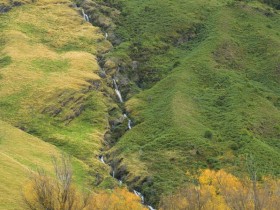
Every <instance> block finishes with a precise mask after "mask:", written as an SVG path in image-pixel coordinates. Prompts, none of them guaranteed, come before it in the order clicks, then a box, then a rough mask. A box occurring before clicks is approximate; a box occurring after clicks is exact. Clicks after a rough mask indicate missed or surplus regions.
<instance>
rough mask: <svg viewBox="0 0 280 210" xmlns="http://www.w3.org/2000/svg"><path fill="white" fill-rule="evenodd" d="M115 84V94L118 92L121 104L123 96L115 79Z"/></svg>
mask: <svg viewBox="0 0 280 210" xmlns="http://www.w3.org/2000/svg"><path fill="white" fill-rule="evenodd" d="M113 84H114V88H115V92H116V94H117V96H118V98H119V101H120V102H121V103H123V99H122V94H121V92H120V91H119V87H118V85H117V82H116V80H115V79H113Z"/></svg>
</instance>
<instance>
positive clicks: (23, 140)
mask: <svg viewBox="0 0 280 210" xmlns="http://www.w3.org/2000/svg"><path fill="white" fill-rule="evenodd" d="M58 154H59V152H58V150H57V149H56V148H55V147H54V146H52V145H50V144H47V143H45V142H43V141H41V140H40V139H37V138H35V137H33V136H31V135H28V134H26V133H24V132H23V131H21V130H19V129H17V128H14V127H13V126H11V125H9V124H7V123H5V122H3V121H0V165H1V167H0V174H1V176H0V209H6V210H8V209H26V208H25V205H24V202H23V200H22V195H21V189H22V186H23V184H24V183H25V182H26V181H27V179H28V176H29V175H30V173H31V172H30V171H31V170H35V169H36V167H37V166H40V167H41V168H44V169H45V170H46V171H48V172H49V173H50V172H51V171H53V168H52V163H51V156H52V155H55V156H57V155H58Z"/></svg>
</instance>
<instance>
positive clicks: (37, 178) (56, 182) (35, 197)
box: [24, 156, 146, 210]
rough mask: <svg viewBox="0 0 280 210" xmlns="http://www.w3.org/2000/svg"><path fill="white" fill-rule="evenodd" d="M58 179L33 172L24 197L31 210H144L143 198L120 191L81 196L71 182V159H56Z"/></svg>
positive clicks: (119, 189) (40, 172) (124, 189)
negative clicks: (141, 199)
mask: <svg viewBox="0 0 280 210" xmlns="http://www.w3.org/2000/svg"><path fill="white" fill-rule="evenodd" d="M53 163H54V168H55V175H56V176H55V178H52V177H50V176H47V175H46V173H45V172H44V171H42V170H39V171H38V172H37V173H33V174H32V176H31V179H30V182H29V183H28V185H27V186H26V187H25V191H24V198H25V202H26V204H27V206H28V207H29V209H32V210H33V209H34V210H35V209H36V210H40V209H42V210H43V209H48V210H57V209H60V210H72V209H74V210H79V209H88V210H92V209H97V210H111V209H112V210H113V209H114V210H130V209H135V210H144V209H146V208H144V207H143V206H142V204H141V203H140V198H139V197H138V196H136V195H134V194H133V193H130V192H128V191H127V189H126V188H118V189H115V190H114V191H112V192H105V191H103V192H98V193H97V194H96V193H94V194H92V195H90V194H89V193H86V194H84V195H83V194H81V193H80V192H79V191H78V190H77V188H76V187H75V185H73V182H72V168H71V164H70V160H69V157H65V156H62V158H61V160H58V159H53Z"/></svg>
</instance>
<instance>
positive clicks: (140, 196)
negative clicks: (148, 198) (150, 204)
mask: <svg viewBox="0 0 280 210" xmlns="http://www.w3.org/2000/svg"><path fill="white" fill-rule="evenodd" d="M133 192H134V194H135V195H137V196H138V197H139V198H141V202H142V203H144V196H143V195H142V194H141V193H140V192H137V191H136V190H133Z"/></svg>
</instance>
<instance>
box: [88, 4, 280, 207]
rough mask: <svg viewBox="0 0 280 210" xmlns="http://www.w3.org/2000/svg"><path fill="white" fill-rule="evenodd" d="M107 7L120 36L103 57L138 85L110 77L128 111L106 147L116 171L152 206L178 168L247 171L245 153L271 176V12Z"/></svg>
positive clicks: (274, 62)
mask: <svg viewBox="0 0 280 210" xmlns="http://www.w3.org/2000/svg"><path fill="white" fill-rule="evenodd" d="M84 4H85V5H87V4H86V2H85V3H84ZM111 6H115V7H116V8H118V9H120V11H121V15H120V17H118V19H117V20H116V23H118V24H119V25H118V27H117V29H116V30H115V33H116V36H117V37H118V38H119V39H122V42H121V43H120V44H119V45H116V47H115V49H114V50H113V51H112V52H111V53H109V54H107V57H108V58H110V59H111V60H115V61H116V63H117V66H119V71H120V72H121V73H122V74H123V75H125V76H124V77H128V78H130V80H133V81H134V82H135V84H136V85H137V86H135V85H133V84H131V83H126V84H125V83H123V82H122V80H123V78H122V77H121V76H119V75H118V73H116V77H119V79H118V81H117V82H118V83H120V84H121V90H122V92H123V93H125V98H126V99H129V101H128V102H127V103H126V107H127V110H128V111H129V114H130V115H131V116H132V117H133V128H132V129H131V130H130V131H128V132H126V134H125V135H124V136H123V137H121V138H120V140H119V141H118V143H117V144H116V146H114V147H113V148H112V149H111V151H110V156H111V158H112V162H115V163H117V164H118V172H117V177H118V178H122V179H124V180H126V181H127V182H128V183H129V184H130V186H131V187H134V188H135V187H136V188H138V189H141V191H142V192H144V194H145V195H146V197H147V199H149V201H150V202H152V203H156V202H157V199H158V197H159V196H160V195H161V194H162V193H167V192H171V191H173V190H174V189H175V188H176V187H178V186H179V185H180V184H181V183H182V182H183V181H184V180H186V179H187V178H188V177H186V175H185V174H186V171H190V172H191V173H197V170H198V169H201V168H213V169H219V168H226V169H227V170H229V171H231V172H233V173H235V174H239V175H240V174H242V173H244V172H246V171H247V169H246V156H247V155H253V156H254V158H255V164H256V165H257V167H258V168H259V174H266V173H269V174H274V175H279V174H280V164H279V163H280V162H279V160H280V146H279V137H280V136H279V135H280V130H279V123H280V111H279V100H280V95H279V93H280V84H279V81H280V74H279V64H280V57H279V52H280V37H279V33H280V28H279V27H280V25H279V22H280V16H279V11H277V10H274V9H273V8H270V7H269V6H267V5H264V4H261V3H259V2H256V1H253V2H250V3H244V2H239V1H203V0H200V1H197V0H196V1H182V0H173V1H168V0H165V1H162V0H161V1H145V0H143V1H141V3H140V2H139V1H134V0H130V1H125V0H119V1H112V2H111ZM85 7H86V6H85ZM109 37H110V36H109ZM157 81H159V82H157ZM137 91H138V92H139V93H138V94H136V95H135V96H133V97H132V98H130V97H131V95H132V94H135V92H137ZM116 159H117V161H116Z"/></svg>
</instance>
